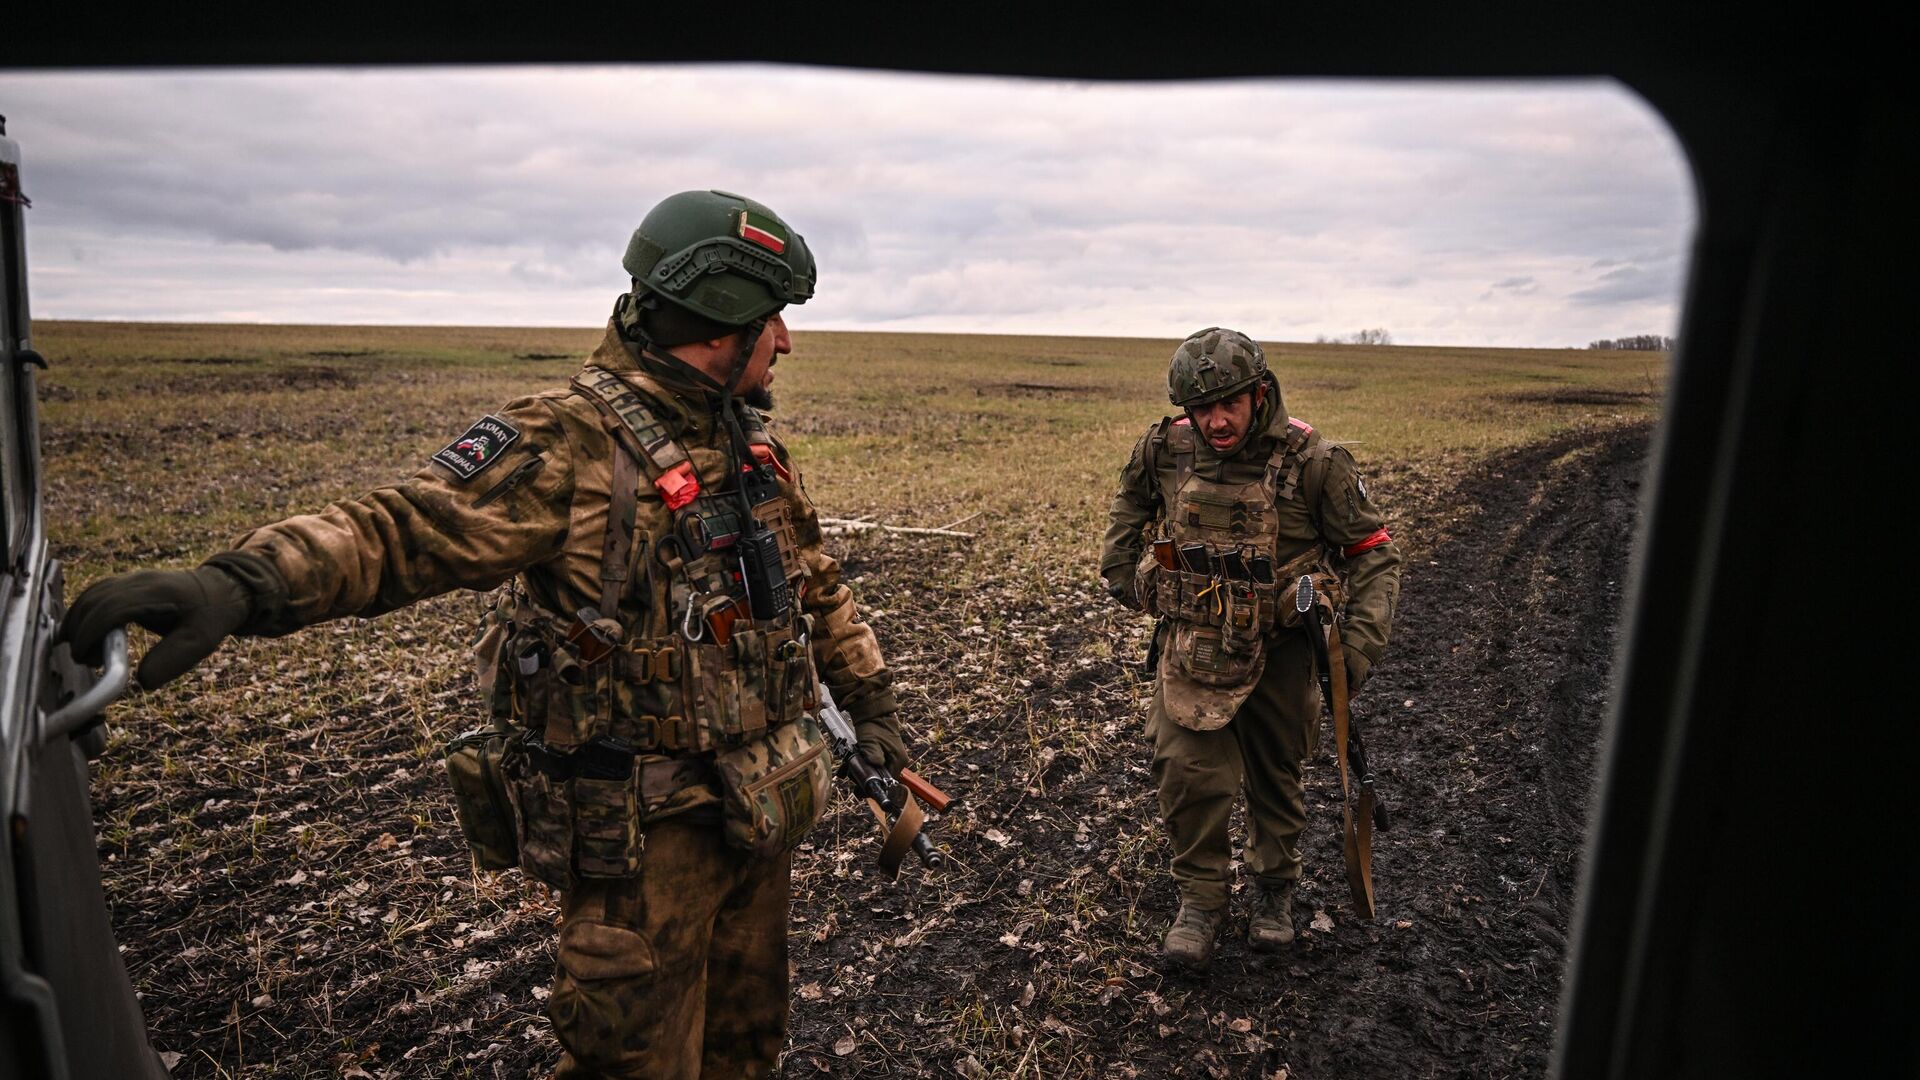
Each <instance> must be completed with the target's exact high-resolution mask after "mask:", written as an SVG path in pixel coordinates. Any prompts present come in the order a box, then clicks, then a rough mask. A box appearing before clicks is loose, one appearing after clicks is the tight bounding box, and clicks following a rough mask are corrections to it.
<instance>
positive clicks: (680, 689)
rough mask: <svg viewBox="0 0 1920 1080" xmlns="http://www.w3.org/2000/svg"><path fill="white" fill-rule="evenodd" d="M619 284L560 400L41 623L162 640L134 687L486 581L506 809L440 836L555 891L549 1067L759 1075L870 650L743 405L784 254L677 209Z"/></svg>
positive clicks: (872, 731) (721, 212) (798, 492)
mask: <svg viewBox="0 0 1920 1080" xmlns="http://www.w3.org/2000/svg"><path fill="white" fill-rule="evenodd" d="M623 263H624V265H625V267H626V269H627V271H628V272H629V274H630V275H631V277H632V289H631V291H630V292H628V293H626V294H624V295H622V296H621V297H620V298H619V300H618V302H617V303H616V305H615V309H614V314H613V317H612V319H611V320H610V321H609V323H608V326H607V330H606V336H605V338H604V340H602V341H601V342H600V345H599V347H598V348H596V349H595V350H594V351H593V353H592V355H591V356H590V357H588V359H587V362H586V366H585V368H584V369H583V370H582V372H581V373H580V374H579V375H578V376H577V377H575V378H574V380H573V381H572V383H571V385H568V386H564V387H560V388H557V389H553V390H549V391H546V392H544V393H540V394H536V395H534V396H532V397H529V398H523V399H520V400H518V401H514V402H511V403H509V404H507V405H506V406H504V407H503V408H501V409H500V410H499V411H498V412H496V413H493V414H490V415H488V416H485V417H483V418H481V419H480V420H479V421H478V422H476V423H475V424H473V426H472V427H471V428H469V429H468V430H467V431H466V432H465V433H463V434H462V435H461V436H460V437H458V438H456V439H454V440H453V442H452V443H450V444H449V445H448V446H447V447H446V448H445V449H443V450H441V451H440V452H439V453H437V454H435V455H433V457H432V459H431V460H430V461H429V462H428V463H427V464H426V466H425V467H424V468H422V469H420V471H418V472H416V473H415V474H414V475H413V476H412V477H411V478H410V479H408V480H405V481H402V482H400V483H397V484H394V485H392V486H389V487H383V488H380V489H378V490H376V491H373V492H371V493H369V494H367V495H364V496H362V497H360V498H358V499H350V500H344V501H341V502H336V503H334V504H332V505H331V506H329V507H327V508H326V509H325V510H322V511H320V512H319V513H317V514H312V515H308V516H302V517H294V518H290V519H288V520H285V521H281V522H279V523H277V524H274V525H268V526H266V527H264V528H260V529H256V530H254V531H253V532H250V533H248V534H246V535H245V536H243V537H241V538H240V539H239V541H238V542H237V543H236V544H235V545H234V547H233V549H232V550H230V551H226V552H223V553H221V554H218V555H215V556H214V557H213V558H211V559H209V560H207V562H206V563H205V564H204V565H203V566H201V567H200V568H199V569H197V570H191V571H154V570H148V571H140V572H136V573H133V574H127V575H121V576H118V577H114V578H110V579H107V580H105V581H102V582H100V583H98V584H96V585H94V586H93V587H92V588H90V589H88V590H87V591H86V592H85V593H84V594H83V595H82V596H81V597H80V598H79V600H78V601H76V602H75V604H74V606H73V609H72V612H71V614H70V616H69V619H68V622H67V624H66V630H65V633H66V634H67V636H68V637H69V639H70V640H71V641H72V643H73V645H74V647H75V649H76V651H77V652H78V653H79V654H81V655H83V656H86V655H97V654H98V651H99V648H100V642H101V640H102V638H103V636H104V635H105V633H106V632H107V631H108V630H109V629H111V628H112V627H115V626H118V625H121V624H124V623H126V622H129V621H134V622H139V623H141V624H142V625H145V626H147V627H149V628H150V629H153V630H156V631H158V632H160V633H161V634H162V635H163V637H162V638H161V640H160V641H159V642H158V643H157V644H156V645H155V646H154V647H153V648H152V649H151V650H150V651H149V652H148V654H147V655H146V657H145V658H144V659H143V660H142V662H141V664H140V667H139V679H140V682H141V684H142V685H144V686H148V687H153V686H158V685H160V684H161V683H164V682H166V681H168V680H169V679H171V678H173V677H175V676H177V675H179V674H180V673H182V672H184V671H185V670H186V669H188V668H189V667H191V666H192V665H193V664H195V663H197V662H198V661H199V660H200V659H202V658H204V657H205V656H207V655H208V654H210V653H211V652H212V651H213V650H214V649H215V648H217V647H218V645H219V643H220V641H221V640H222V639H223V638H225V637H227V636H228V635H230V634H242V635H259V636H278V635H281V634H286V633H290V632H292V631H294V630H296V629H298V628H300V627H304V626H309V625H312V624H314V623H318V622H322V621H324V620H327V619H336V618H340V617H342V616H347V615H358V616H363V617H366V616H373V615H378V614H381V613H382V612H387V611H391V610H393V609H395V608H398V607H402V606H404V605H406V604H410V603H413V602H414V601H417V600H421V599H424V598H426V597H429V596H433V595H435V594H438V593H442V592H446V591H448V590H451V589H456V588H467V589H493V588H495V587H496V586H500V585H502V583H503V582H504V583H507V584H506V585H505V587H504V588H502V589H500V590H499V592H498V593H497V594H496V601H495V603H494V605H493V608H492V612H491V614H490V615H489V616H488V618H487V620H486V623H487V625H486V627H485V629H484V633H483V634H482V636H481V639H480V642H481V644H480V654H481V655H480V657H479V659H480V671H481V681H482V684H483V686H487V687H489V688H490V691H491V709H490V711H491V714H492V719H493V721H494V723H493V725H492V728H491V729H490V730H488V731H483V732H479V733H475V736H477V738H476V737H473V736H463V737H462V738H461V739H460V740H456V745H459V746H463V747H470V746H479V747H488V748H491V749H490V750H488V751H487V752H486V753H490V754H491V755H492V756H486V753H483V754H482V755H481V756H480V758H479V761H480V766H479V767H478V768H477V769H475V770H472V771H474V772H476V773H479V774H485V775H487V776H490V777H497V783H498V785H499V789H500V790H502V792H503V797H502V798H500V799H498V800H496V801H495V803H494V811H493V812H494V813H495V815H496V816H495V817H494V818H493V819H492V820H490V821H488V820H481V821H478V822H472V823H470V821H469V820H468V814H469V808H468V806H467V805H466V804H465V803H464V802H462V804H461V813H462V826H463V828H465V829H466V830H467V832H468V836H469V840H470V841H472V842H473V843H474V847H475V852H476V858H477V859H479V860H480V861H481V862H482V864H483V865H487V866H505V865H509V864H510V863H512V862H515V861H517V863H518V865H519V866H520V867H521V868H522V869H523V870H524V871H525V872H526V873H528V874H529V875H531V876H535V877H538V878H540V879H541V880H543V881H546V882H547V883H549V884H551V885H553V886H554V887H555V888H557V889H559V890H560V891H561V906H562V922H561V927H560V935H559V955H558V965H557V970H556V973H555V979H554V987H553V992H552V995H551V998H550V1000H549V1004H548V1013H549V1016H550V1017H551V1019H552V1021H553V1024H554V1029H555V1032H556V1033H557V1034H558V1036H559V1038H560V1041H561V1042H562V1044H563V1045H564V1046H565V1048H566V1054H565V1055H564V1056H563V1058H562V1062H561V1065H560V1069H559V1073H558V1075H559V1076H561V1077H565V1078H583V1077H634V1078H639V1077H648V1078H656V1080H658V1078H691V1077H695V1076H700V1077H708V1078H713V1077H749V1076H762V1075H765V1074H766V1073H767V1072H769V1071H770V1070H771V1069H772V1067H773V1065H774V1062H775V1059H776V1057H777V1055H778V1054H779V1051H780V1049H781V1047H782V1045H783V1043H784V1041H785V1033H786V1017H787V978H788V970H787V903H788V866H789V856H788V852H789V851H790V850H791V849H792V848H793V846H794V845H795V844H797V843H798V842H799V840H800V838H801V836H802V835H804V833H805V831H806V829H807V828H808V826H810V825H811V824H812V823H813V820H814V819H815V817H817V815H818V813H819V811H820V809H821V807H822V805H823V804H824V802H825V800H826V795H827V790H826V782H827V776H828V772H827V770H828V768H829V766H828V761H829V755H827V754H825V753H823V752H822V751H823V749H824V747H823V745H822V742H821V737H820V733H819V731H818V729H817V728H816V727H815V726H814V720H813V719H812V717H811V716H810V715H809V712H810V710H811V709H812V708H813V705H814V699H815V696H816V695H815V691H814V678H815V676H816V673H817V675H818V676H819V677H820V678H821V679H823V680H824V681H825V682H826V684H827V685H828V686H829V687H830V689H831V690H832V692H833V694H834V696H835V698H836V699H837V700H838V701H839V703H840V705H841V706H842V707H843V708H844V709H845V710H846V712H847V713H848V714H849V715H850V716H851V717H853V719H854V720H855V721H856V725H857V728H856V730H857V734H858V736H859V740H860V747H861V750H862V752H863V753H864V755H865V756H866V757H867V759H868V760H869V761H871V762H872V763H873V764H874V765H876V766H880V767H884V768H888V769H892V770H895V771H898V770H899V769H900V768H902V767H904V766H905V765H906V764H907V754H906V749H905V747H904V746H903V745H902V742H901V738H900V732H899V729H898V727H897V725H896V722H895V719H894V711H895V706H894V695H893V691H892V689H891V688H890V676H889V673H888V670H887V667H886V665H885V664H884V663H883V662H882V660H881V656H880V649H879V646H878V644H877V643H876V641H875V639H874V635H873V631H872V630H871V629H870V628H869V627H868V626H867V625H866V624H865V623H864V622H862V621H861V619H860V617H859V614H858V612H857V611H856V609H855V606H854V601H853V596H852V594H851V593H850V592H849V590H848V588H847V586H846V585H845V584H843V583H842V582H841V580H840V568H839V564H838V563H836V562H835V561H834V559H832V558H831V557H829V556H828V555H827V554H826V552H825V551H824V550H823V549H822V541H821V532H820V527H819V520H818V515H817V514H816V513H815V510H814V507H813V504H812V503H811V502H810V501H809V500H808V498H807V494H806V491H805V489H804V488H803V487H802V485H801V482H800V473H799V470H798V468H797V467H796V466H795V464H794V462H793V460H792V458H791V457H790V456H789V455H788V453H787V450H786V449H785V447H783V446H782V445H781V444H780V442H779V441H778V440H777V439H775V438H774V437H773V436H772V435H771V434H770V433H768V431H767V430H766V423H765V416H764V415H763V413H762V412H761V410H762V409H765V408H768V407H770V406H771V404H772V400H771V395H770V393H769V387H770V384H771V382H772V380H773V368H774V365H775V364H776V363H777V362H778V360H779V358H780V357H781V356H783V355H785V354H786V353H787V352H788V351H789V350H790V348H791V342H790V340H789V338H788V335H787V329H786V324H785V321H784V317H783V314H782V309H783V308H784V307H785V306H786V305H787V304H798V303H803V302H805V301H806V300H807V298H808V297H810V296H811V295H812V294H813V284H814V263H813V258H812V256H811V254H810V253H809V252H808V250H807V246H806V242H805V241H804V240H803V239H802V237H801V236H800V234H799V233H797V232H795V231H793V230H792V229H791V228H790V227H788V226H787V224H786V223H785V222H784V221H783V220H781V218H780V217H779V216H777V215H775V214H774V213H773V212H772V211H771V210H769V209H768V208H767V207H765V206H763V205H761V204H760V203H757V202H755V201H753V200H751V199H746V198H742V197H740V196H737V195H732V194H728V193H725V192H718V191H690V192H683V193H681V194H678V195H674V196H672V197H670V198H668V199H667V200H665V201H664V202H662V203H660V204H659V205H658V206H657V207H655V208H654V209H653V211H652V212H650V213H649V214H648V215H647V216H646V218H645V220H644V221H642V223H641V225H640V227H639V229H638V230H637V231H636V232H635V233H634V235H633V239H632V242H631V243H630V244H629V245H628V248H627V251H626V256H625V258H624V260H623ZM743 402H744V404H743ZM464 753H465V751H464V750H462V751H461V754H462V755H464ZM456 757H457V755H456V754H455V753H454V752H453V750H452V748H450V752H449V771H450V773H451V774H453V775H454V777H455V784H456V790H459V786H460V780H459V777H460V775H461V774H460V772H459V770H458V769H456V768H455V761H456ZM458 759H459V760H462V761H464V760H466V759H465V757H464V756H459V757H458ZM483 801H484V800H483ZM501 803H507V804H510V812H508V811H507V810H504V809H501V808H500V805H499V804H501ZM479 835H486V836H490V837H491V838H492V839H491V840H490V841H489V843H488V844H487V845H484V846H483V845H482V844H481V843H480V842H479V841H478V840H476V839H475V837H476V836H479Z"/></svg>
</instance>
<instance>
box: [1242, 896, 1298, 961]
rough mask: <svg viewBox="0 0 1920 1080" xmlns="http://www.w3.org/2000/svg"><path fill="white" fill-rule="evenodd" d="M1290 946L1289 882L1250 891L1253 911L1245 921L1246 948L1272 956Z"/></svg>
mask: <svg viewBox="0 0 1920 1080" xmlns="http://www.w3.org/2000/svg"><path fill="white" fill-rule="evenodd" d="M1291 944H1293V882H1291V881H1283V882H1280V883H1279V884H1277V885H1260V884H1258V883H1256V884H1255V885H1254V887H1253V911H1252V913H1251V914H1250V915H1249V916H1248V918H1247V947H1248V948H1250V949H1252V950H1253V951H1255V952H1272V951H1274V950H1275V949H1284V948H1286V947H1287V946H1289V945H1291Z"/></svg>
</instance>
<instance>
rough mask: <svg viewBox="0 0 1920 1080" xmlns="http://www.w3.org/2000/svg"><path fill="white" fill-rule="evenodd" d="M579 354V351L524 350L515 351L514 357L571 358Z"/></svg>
mask: <svg viewBox="0 0 1920 1080" xmlns="http://www.w3.org/2000/svg"><path fill="white" fill-rule="evenodd" d="M578 355H579V354H578V353H564V352H523V353H514V354H513V358H514V359H515V360H571V359H573V358H575V357H576V356H578Z"/></svg>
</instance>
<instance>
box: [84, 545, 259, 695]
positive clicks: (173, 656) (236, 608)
mask: <svg viewBox="0 0 1920 1080" xmlns="http://www.w3.org/2000/svg"><path fill="white" fill-rule="evenodd" d="M252 610H253V600H252V595H251V594H250V593H249V592H248V590H247V588H246V587H245V586H243V585H241V583H240V581H239V580H238V579H237V578H235V577H233V576H232V575H231V574H228V573H226V572H225V571H222V570H216V569H214V568H213V567H211V566H202V567H200V568H199V569H197V570H135V571H134V572H132V573H130V574H116V575H114V576H113V577H110V578H106V579H105V580H102V581H96V582H94V583H93V584H92V585H90V586H88V587H87V591H85V592H83V593H81V594H80V598H79V599H78V600H75V601H74V602H73V607H71V608H69V609H68V611H67V617H66V619H65V621H64V622H62V623H61V625H60V636H61V638H62V639H64V640H65V641H66V642H67V643H68V644H70V645H71V646H72V647H73V654H74V655H75V656H76V657H78V658H79V659H80V660H81V661H82V662H84V663H89V664H97V663H99V662H100V660H101V656H100V643H101V641H103V640H104V639H105V638H106V636H107V633H108V631H111V630H114V629H117V628H119V627H122V626H125V625H126V624H128V623H130V622H133V623H139V624H140V625H141V626H144V627H146V628H147V629H149V630H152V631H153V632H155V633H157V634H159V635H160V640H159V642H158V643H156V644H155V645H154V646H153V648H151V649H148V650H147V655H146V656H145V657H143V658H142V659H141V661H140V667H139V669H138V671H137V672H136V673H135V677H136V678H137V679H138V680H139V683H140V685H141V686H142V687H144V688H146V689H148V690H152V689H154V688H155V687H158V686H163V685H165V684H166V683H169V682H172V681H173V680H174V679H176V678H178V677H179V676H181V675H183V674H185V673H186V671H187V669H189V668H191V667H193V666H194V665H195V664H198V663H199V662H200V661H202V660H205V659H206V658H207V657H208V656H210V655H212V654H213V650H215V649H217V648H219V647H220V642H222V641H223V640H225V639H226V637H227V635H229V634H231V633H233V632H234V631H235V630H237V629H239V628H240V626H241V625H242V624H244V623H245V622H246V621H247V617H248V615H250V614H251V613H252Z"/></svg>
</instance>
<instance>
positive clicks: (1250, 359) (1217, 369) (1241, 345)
mask: <svg viewBox="0 0 1920 1080" xmlns="http://www.w3.org/2000/svg"><path fill="white" fill-rule="evenodd" d="M1266 373H1267V356H1266V354H1265V353H1263V352H1261V351H1260V345H1259V343H1258V342H1256V341H1254V340H1253V339H1252V338H1250V337H1248V336H1247V335H1245V334H1243V333H1241V332H1239V331H1238V330H1222V329H1221V328H1219V327H1217V326H1209V327H1207V328H1206V329H1205V330H1202V331H1200V332H1199V333H1197V334H1193V335H1192V336H1190V337H1188V338H1187V340H1185V341H1183V342H1181V343H1180V347H1179V348H1178V349H1175V350H1174V351H1173V360H1172V361H1171V362H1170V363H1168V365H1167V397H1168V399H1169V400H1171V401H1172V402H1173V403H1174V404H1175V405H1178V406H1179V407H1181V408H1183V409H1190V408H1192V407H1193V406H1195V405H1205V404H1207V403H1208V402H1213V401H1219V400H1221V399H1222V398H1229V397H1232V396H1233V395H1235V394H1237V393H1239V392H1240V391H1242V390H1245V389H1247V388H1249V387H1251V386H1252V385H1253V384H1254V383H1257V382H1259V381H1260V378H1261V376H1263V375H1265V374H1266Z"/></svg>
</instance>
